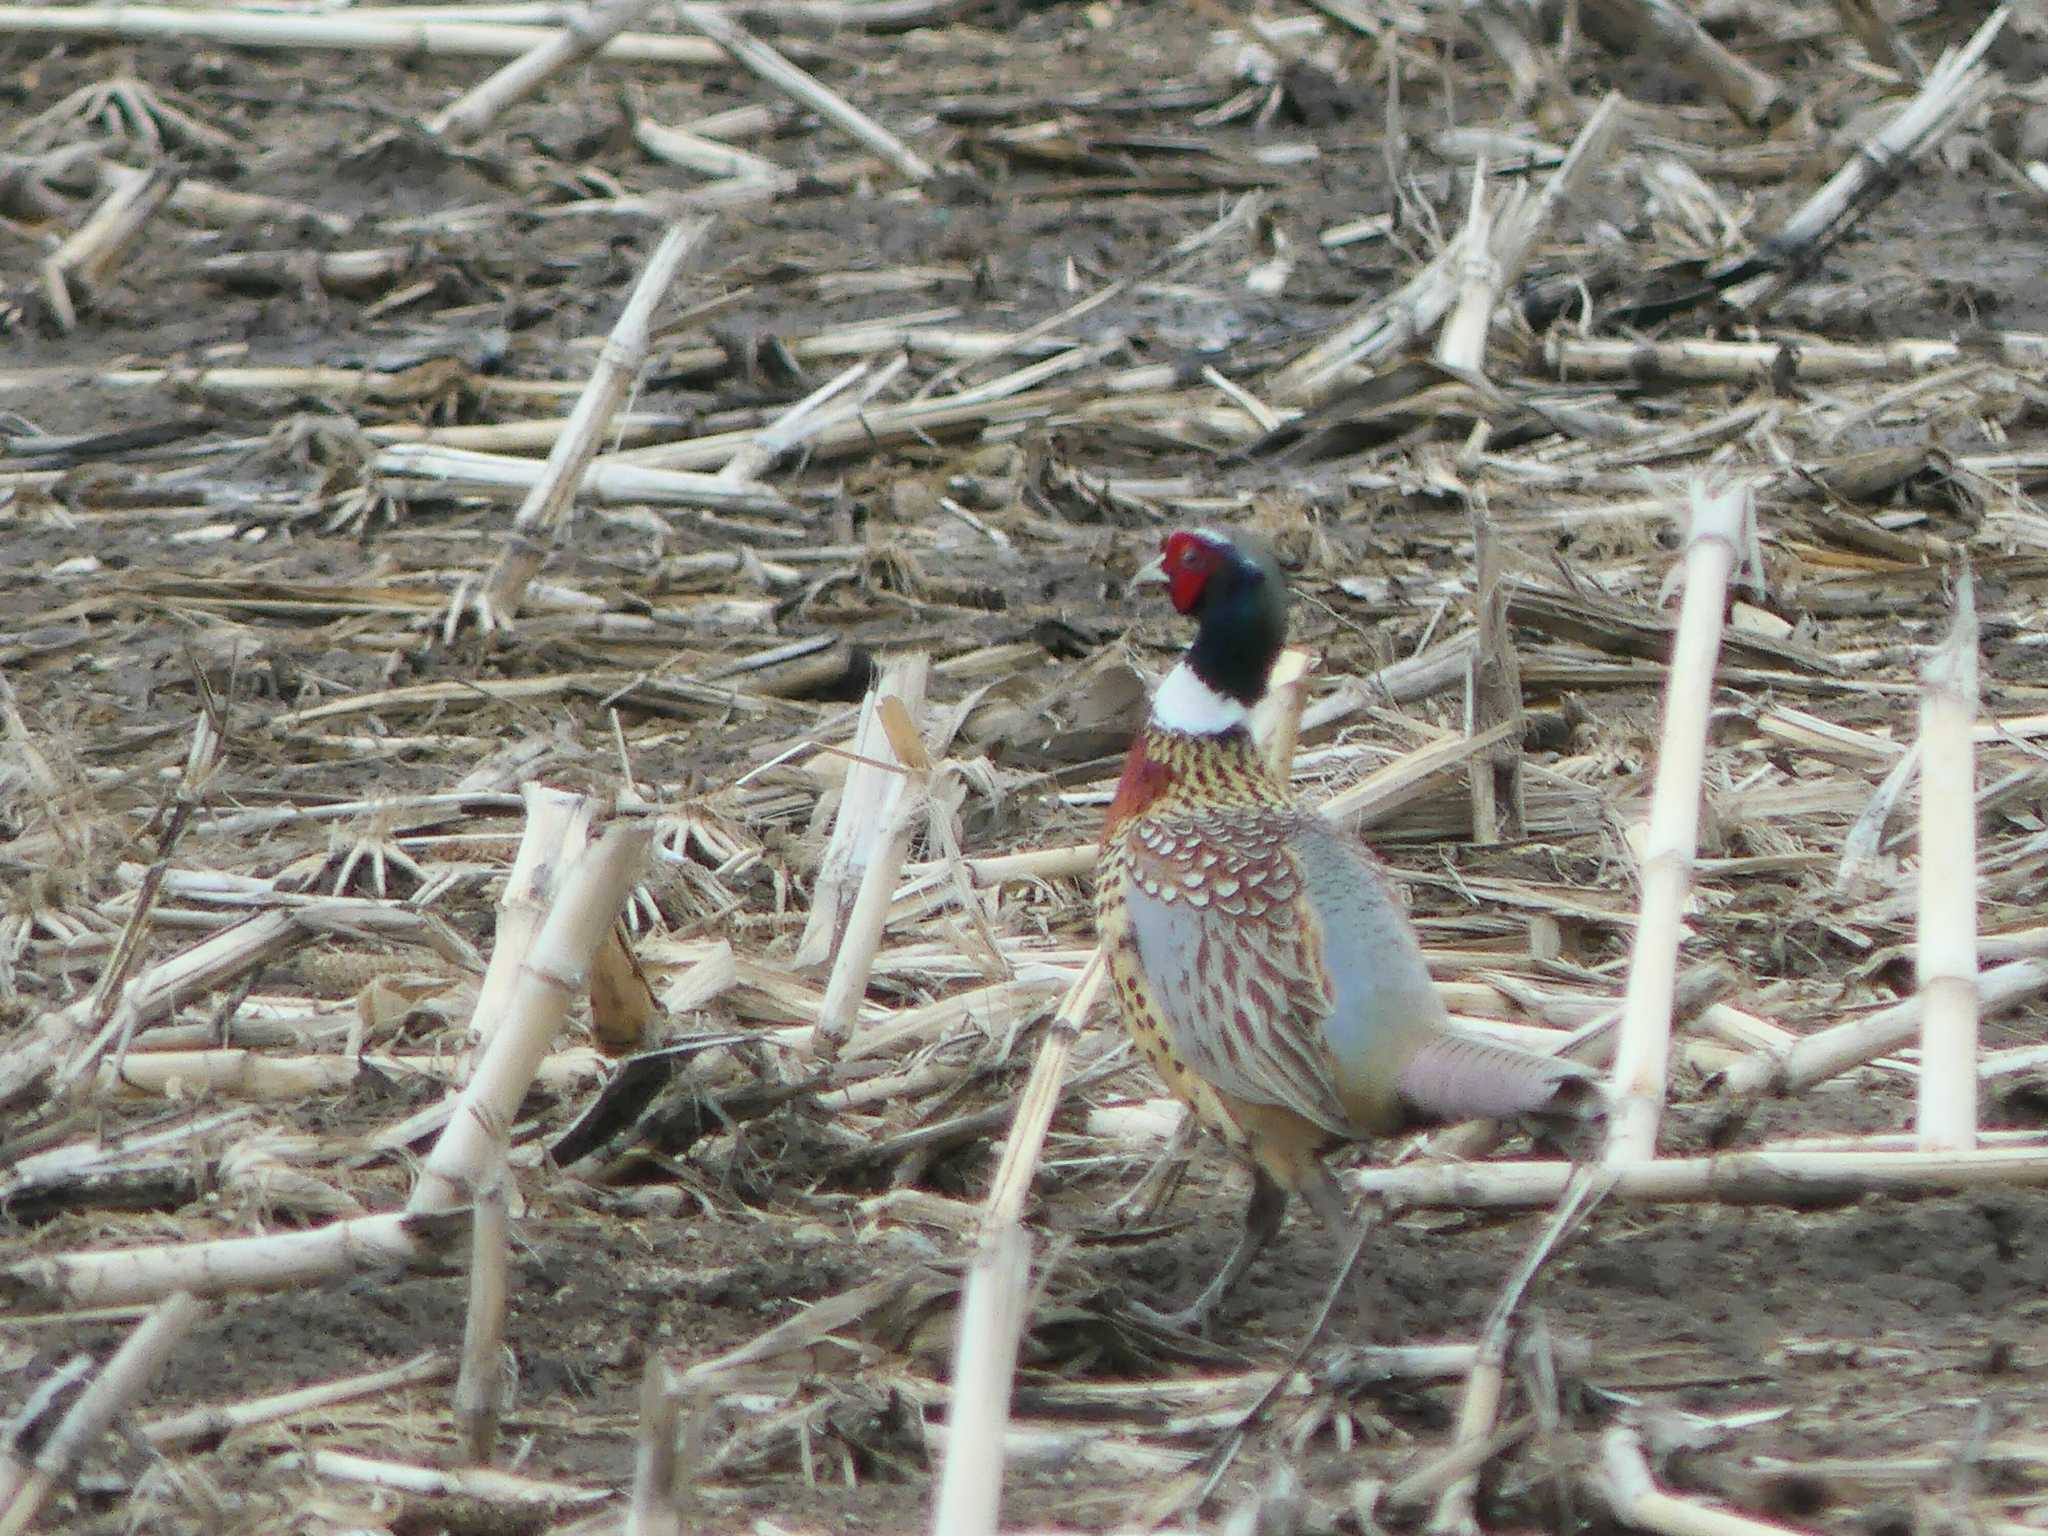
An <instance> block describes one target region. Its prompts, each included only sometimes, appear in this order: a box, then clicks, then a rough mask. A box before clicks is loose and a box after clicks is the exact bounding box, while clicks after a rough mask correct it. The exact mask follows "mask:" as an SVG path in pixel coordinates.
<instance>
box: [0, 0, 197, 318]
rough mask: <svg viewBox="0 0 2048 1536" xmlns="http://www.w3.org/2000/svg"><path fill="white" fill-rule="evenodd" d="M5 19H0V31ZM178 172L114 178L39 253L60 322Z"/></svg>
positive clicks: (74, 313) (153, 211)
mask: <svg viewBox="0 0 2048 1536" xmlns="http://www.w3.org/2000/svg"><path fill="white" fill-rule="evenodd" d="M5 25H6V23H5V22H4V21H0V31H4V29H5ZM180 175H181V173H180V172H179V171H178V170H177V169H176V168H175V167H174V166H171V165H169V164H168V163H167V164H164V165H159V166H157V167H156V168H155V169H153V170H151V171H150V172H149V173H148V174H147V175H145V176H141V177H137V178H136V179H134V180H132V181H121V182H119V183H117V184H116V185H115V187H114V189H113V190H112V191H111V192H109V193H108V194H107V195H106V197H105V198H104V199H103V200H102V201H101V202H100V205H99V206H98V207H97V208H95V209H94V210H93V211H92V215H91V217H89V218H88V219H87V220H86V221H85V222H84V223H83V224H81V225H80V226H79V227H78V230H77V232H76V233H75V234H73V235H72V236H71V238H70V239H68V240H66V241H65V242H64V243H63V244H62V245H60V246H58V247H57V249H56V250H54V251H52V252H51V253H50V255H49V256H47V257H46V258H44V261H43V297H44V299H45V300H47V301H48V303H49V306H50V313H51V315H52V316H53V317H54V318H55V319H56V321H57V324H58V325H59V326H60V327H61V328H63V329H64V330H67V331H69V330H72V329H74V328H76V326H77V325H78V304H77V300H78V299H79V298H84V297H90V295H91V293H92V290H93V289H95V288H98V287H101V286H103V285H104V284H105V283H106V280H107V276H108V274H110V273H111V272H112V271H113V270H114V265H115V263H116V262H118V261H119V260H120V259H121V257H122V255H123V254H124V253H125V252H126V251H127V250H128V248H129V247H130V246H131V245H133V244H134V243H135V241H136V239H137V237H139V236H140V235H141V234H142V231H143V230H144V229H145V228H147V227H148V224H149V221H150V220H151V219H153V218H155V217H156V215H157V210H158V209H160V208H162V207H163V206H164V204H165V203H167V202H169V201H170V198H171V194H172V193H173V192H175V191H177V190H178V182H179V179H180Z"/></svg>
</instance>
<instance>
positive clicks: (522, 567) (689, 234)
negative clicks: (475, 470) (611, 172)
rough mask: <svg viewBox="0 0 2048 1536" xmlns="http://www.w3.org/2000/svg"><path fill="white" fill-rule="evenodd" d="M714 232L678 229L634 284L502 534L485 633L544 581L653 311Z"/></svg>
mask: <svg viewBox="0 0 2048 1536" xmlns="http://www.w3.org/2000/svg"><path fill="white" fill-rule="evenodd" d="M710 228H711V225H710V224H709V222H708V221H691V222H686V223H681V224H676V225H673V226H671V227H670V228H669V230H668V232H667V233H666V234H664V235H663V236H662V237H661V243H660V244H659V245H657V246H656V247H655V248H654V254H653V255H651V256H649V257H648V258H647V266H646V268H645V269H644V270H643V271H642V272H641V274H640V280H639V282H637V283H636V284H634V286H633V293H632V296H631V297H630V298H628V299H627V300H626V307H625V309H624V310H623V311H622V312H621V313H620V315H619V319H618V323H617V324H616V325H614V326H613V327H612V331H611V336H610V337H609V338H608V339H607V340H606V342H605V348H604V351H603V352H602V353H601V354H600V355H599V358H598V364H597V367H596V368H595V369H593V370H592V371H591V375H590V381H589V383H588V384H586V385H585V386H584V390H583V394H582V396H581V398H579V399H578V400H577V402H576V409H575V410H574V411H573V412H571V413H570V416H569V425H568V426H567V427H566V428H564V429H563V431H562V435H561V436H560V437H559V438H557V439H556V440H555V446H554V447H553V448H552V449H551V450H550V451H549V453H548V461H547V467H546V469H545V470H543V471H542V474H541V478H540V479H539V480H538V481H537V482H536V483H535V484H534V487H533V489H532V490H531V491H530V492H529V493H528V494H527V497H526V500H525V502H524V503H523V504H522V505H521V506H520V508H519V512H518V515H517V516H516V517H514V518H513V520H512V526H511V528H510V529H508V530H507V531H506V534H505V540H504V550H503V552H502V553H501V554H500V555H499V556H498V562H497V564H496V565H494V566H493V567H492V568H491V572H490V574H489V575H488V576H486V577H485V578H484V582H483V586H482V588H481V590H480V591H478V593H477V594H476V600H475V615H476V619H477V622H478V623H479V624H480V625H481V626H482V627H483V629H484V630H485V631H486V632H487V633H488V632H490V631H493V630H498V629H504V628H508V627H509V626H510V625H511V623H512V621H513V619H514V617H515V616H516V615H517V614H518V612H519V604H520V601H521V599H522V598H524V596H525V595H526V589H527V587H528V586H530V585H531V584H532V582H533V579H534V577H536V576H538V575H539V574H540V568H541V565H542V563H543V562H544V561H545V560H546V559H547V554H548V547H549V546H550V545H552V544H557V543H559V542H560V541H561V539H562V538H563V536H564V534H565V532H566V530H567V527H568V522H569V515H570V509H571V507H572V505H573V504H574V501H575V497H576V493H577V491H578V489H579V488H580V487H581V486H582V484H583V477H584V474H585V472H586V471H587V470H588V469H589V468H590V465H591V461H592V460H594V459H595V458H596V457H597V450H598V446H599V441H600V439H601V438H602V437H603V436H604V432H605V428H606V426H607V425H608V424H609V423H610V421H611V419H612V417H613V416H614V415H615V414H616V413H617V412H618V409H619V407H620V406H621V405H622V404H624V403H625V399H626V394H627V392H628V391H629V390H631V389H632V387H633V383H634V381H635V380H636V379H638V378H639V376H640V369H641V366H642V365H643V364H644V363H645V362H646V360H647V338H648V334H649V331H650V330H651V328H652V326H653V322H654V311H655V309H656V308H657V307H658V306H659V305H660V303H661V301H662V299H663V298H665V297H666V296H667V294H668V291H669V289H670V287H672V286H673V285H674V283H675V279H676V273H677V272H678V271H680V270H681V268H682V265H683V262H684V261H685V260H687V259H688V257H689V256H690V253H691V252H692V251H693V250H694V249H695V248H696V245H697V243H698V242H699V241H700V240H702V239H703V237H704V235H705V234H706V233H707V232H708V231H709V230H710ZM543 539H545V541H546V542H545V543H544V542H543ZM462 606H463V604H462V602H461V599H460V598H459V597H458V599H457V601H456V604H455V609H454V611H451V614H450V620H449V622H450V623H451V624H453V623H455V622H457V616H456V615H457V613H459V611H460V609H461V608H462Z"/></svg>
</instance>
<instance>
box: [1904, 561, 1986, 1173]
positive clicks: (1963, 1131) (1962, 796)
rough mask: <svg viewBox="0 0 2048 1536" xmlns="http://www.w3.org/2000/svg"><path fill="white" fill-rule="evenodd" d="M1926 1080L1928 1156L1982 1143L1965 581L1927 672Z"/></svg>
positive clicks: (1923, 778)
mask: <svg viewBox="0 0 2048 1536" xmlns="http://www.w3.org/2000/svg"><path fill="white" fill-rule="evenodd" d="M1920 679H1921V686H1922V692H1921V695H1920V923H1919V933H1918V946H1917V950H1916V954H1915V959H1914V963H1915V969H1916V972H1917V974H1918V977H1919V982H1920V999H1921V1021H1920V1082H1919V1114H1918V1121H1917V1126H1918V1130H1919V1134H1920V1150H1921V1151H1923V1152H1964V1151H1968V1150H1969V1149H1970V1148H1971V1147H1973V1146H1975V1145H1976V1139H1977V795H1976V750H1975V746H1974V744H1973V743H1972V741H1971V739H1970V732H1971V727H1972V726H1973V725H1974V724H1975V722H1976V717H1977V603H1976V596H1975V584H1974V583H1973V582H1972V580H1971V577H1970V570H1969V567H1968V566H1967V565H1966V566H1964V567H1963V569H1962V571H1961V573H1960V574H1959V575H1958V576H1957V578H1956V595H1955V623H1954V625H1953V626H1952V627H1951V628H1950V630H1949V633H1948V638H1947V639H1946V640H1944V641H1943V642H1942V644H1941V645H1940V646H1939V647H1938V648H1937V649H1936V650H1935V652H1934V653H1933V654H1932V655H1931V656H1929V657H1928V658H1927V660H1926V662H1925V663H1924V665H1923V666H1922V668H1921V673H1920Z"/></svg>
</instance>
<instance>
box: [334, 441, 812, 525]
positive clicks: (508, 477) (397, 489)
mask: <svg viewBox="0 0 2048 1536" xmlns="http://www.w3.org/2000/svg"><path fill="white" fill-rule="evenodd" d="M565 429H566V426H565V425H555V424H551V425H549V426H548V427H547V428H546V429H545V430H544V431H542V432H540V433H537V434H536V433H534V432H533V431H532V430H531V429H530V427H529V426H528V425H526V424H518V425H516V426H507V427H504V428H499V429H493V432H494V433H495V434H496V435H499V436H510V437H513V438H516V439H519V440H521V441H520V442H514V443H512V444H510V445H509V446H514V447H517V446H521V445H522V443H523V442H524V441H526V440H537V443H538V446H542V447H546V448H547V449H548V450H549V451H550V452H553V450H554V447H555V445H556V444H558V443H560V442H561V441H562V434H563V432H564V430H565ZM397 430H398V429H397V428H379V429H376V430H374V431H372V432H371V433H370V434H369V435H370V436H371V437H373V438H374V437H378V436H389V435H391V434H392V433H393V432H396V431H397ZM408 430H410V429H408ZM463 430H464V429H462V428H454V429H450V430H448V431H446V432H442V433H440V434H438V435H439V436H443V437H452V436H454V435H455V434H456V433H457V432H460V431H463ZM475 435H479V436H480V435H483V434H475ZM371 468H372V469H373V470H374V471H375V473H376V474H377V476H378V477H379V479H380V481H382V482H383V483H384V485H385V488H386V489H387V490H389V491H390V492H391V493H392V494H394V495H402V494H404V493H406V492H407V491H409V490H410V487H411V483H412V482H414V481H419V482H422V483H425V484H429V485H432V486H433V487H434V488H435V489H434V491H433V492H432V494H434V495H437V496H445V495H448V494H451V493H467V494H475V495H489V496H494V497H495V496H497V495H500V494H502V495H504V496H505V499H507V500H510V499H511V494H512V493H513V492H518V493H520V494H521V495H522V497H530V496H531V495H532V494H533V492H534V491H535V489H536V488H537V487H539V486H540V485H542V484H543V483H544V482H545V481H546V479H547V466H546V465H544V464H536V463H534V462H533V460H531V459H522V458H515V457H513V456H511V455H510V454H502V453H482V452H478V451H475V450H473V449H468V448H455V447H449V446H446V445H444V444H441V443H419V442H394V443H390V444H388V445H387V446H385V447H383V448H380V449H379V450H378V451H377V456H376V458H375V459H374V460H372V461H371ZM577 494H578V495H581V496H586V497H588V498H589V499H590V500H591V501H593V502H595V503H597V504H598V505H600V506H631V505H636V504H646V503H652V504H653V505H655V506H662V507H708V508H710V509H711V510H713V511H715V512H765V513H770V514H773V515H775V516H780V517H789V516H792V515H793V514H794V513H795V512H796V510H797V509H796V507H795V506H794V505H793V504H792V503H791V502H790V500H789V498H788V497H786V496H784V495H783V494H782V493H781V492H780V491H778V490H776V489H774V488H773V487H772V486H766V485H763V484H761V483H760V482H759V481H746V480H726V479H722V478H720V477H719V476H717V475H707V474H702V473H699V472H697V471H693V470H684V469H661V468H657V467H654V466H651V465H643V464H630V463H625V462H622V461H621V460H620V459H618V458H617V457H616V456H613V457H607V458H601V459H599V460H597V462H595V463H593V464H591V465H590V466H589V467H588V468H587V469H586V470H585V471H584V473H583V479H582V483H581V484H580V485H579V486H578V487H577Z"/></svg>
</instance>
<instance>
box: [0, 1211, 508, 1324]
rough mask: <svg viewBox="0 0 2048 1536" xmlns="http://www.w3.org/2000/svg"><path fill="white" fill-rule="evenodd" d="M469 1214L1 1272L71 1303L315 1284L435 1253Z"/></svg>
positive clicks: (81, 1256) (334, 1225)
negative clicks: (455, 1218)
mask: <svg viewBox="0 0 2048 1536" xmlns="http://www.w3.org/2000/svg"><path fill="white" fill-rule="evenodd" d="M467 1225H468V1219H467V1217H464V1218H462V1219H461V1220H460V1221H456V1220H453V1219H450V1218H440V1219H436V1218H431V1217H421V1216H412V1215H407V1214H405V1213H404V1212H392V1213H389V1214H384V1215H377V1216H359V1217H355V1218H353V1219H352V1220H348V1221H336V1222H330V1223H329V1224H328V1225H326V1226H324V1227H315V1228H313V1229H311V1230H310V1231H304V1232H279V1233H270V1234H265V1235H263V1236H260V1237H227V1238H217V1239H214V1240H211V1241H207V1242H196V1243H174V1244H154V1245H151V1246H149V1247H143V1248H113V1249H104V1250H99V1251H95V1252H90V1253H59V1254H52V1255H50V1256H48V1257H46V1258H37V1259H23V1260H20V1261H18V1262H16V1263H14V1264H11V1265H9V1266H7V1268H6V1269H5V1270H4V1271H0V1273H4V1274H6V1275H7V1276H8V1277H9V1278H10V1279H12V1280H14V1281H16V1282H18V1283H19V1284H22V1285H24V1286H28V1287H30V1288H32V1289H33V1290H34V1291H36V1292H40V1293H43V1294H45V1295H47V1296H48V1297H49V1299H50V1301H51V1303H52V1304H53V1305H57V1306H64V1307H69V1308H80V1307H115V1306H124V1305H129V1304H132V1303H135V1302H152V1301H160V1300H162V1299H163V1298H164V1297H166V1296H168V1295H170V1294H172V1293H173V1292H175V1291H192V1292H194V1293H196V1294H199V1295H212V1294H217V1293H219V1292H222V1291H238V1290H265V1289H271V1288H275V1287H278V1286H286V1285H307V1284H317V1283H318V1282H320V1281H322V1280H325V1279H327V1278H329V1277H331V1276H333V1275H339V1274H348V1273H352V1272H354V1271H356V1270H359V1269H364V1268H376V1267H377V1266H379V1265H388V1264H401V1265H411V1264H417V1263H420V1262H422V1261H424V1260H426V1259H428V1258H430V1257H438V1256H439V1255H440V1254H442V1253H443V1251H444V1250H445V1248H446V1245H447V1242H448V1240H449V1239H450V1238H451V1237H452V1235H453V1233H454V1232H455V1231H457V1230H460V1229H462V1228H466V1227H467Z"/></svg>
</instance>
